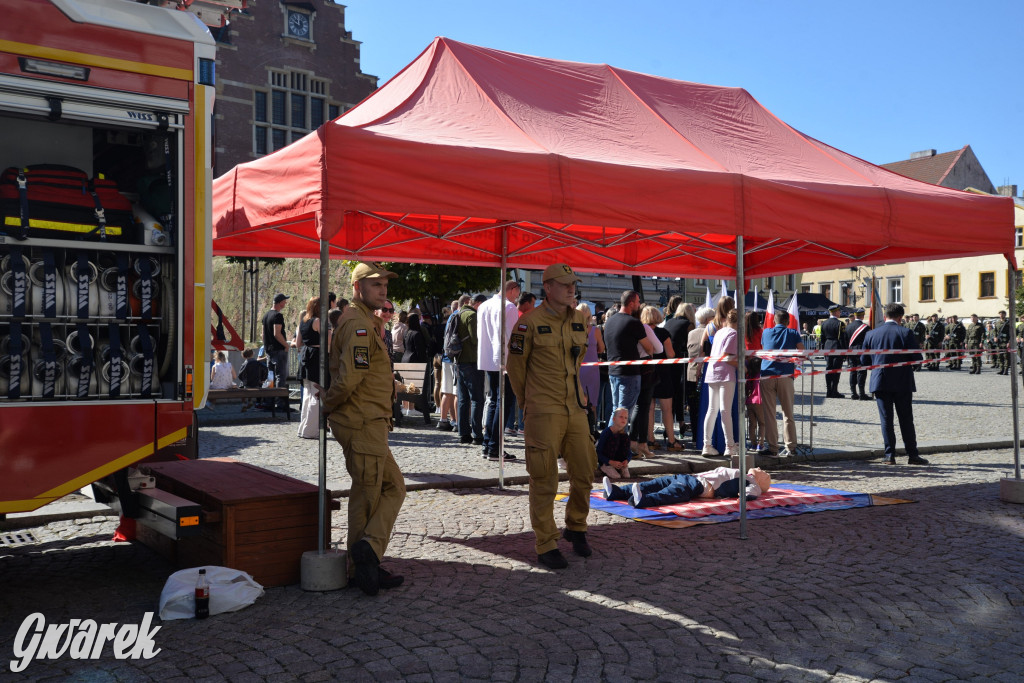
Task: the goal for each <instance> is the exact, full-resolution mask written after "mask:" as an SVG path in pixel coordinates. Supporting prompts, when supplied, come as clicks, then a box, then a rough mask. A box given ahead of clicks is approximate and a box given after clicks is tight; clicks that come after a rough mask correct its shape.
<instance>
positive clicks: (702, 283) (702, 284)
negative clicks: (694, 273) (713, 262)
mask: <svg viewBox="0 0 1024 683" xmlns="http://www.w3.org/2000/svg"><path fill="white" fill-rule="evenodd" d="M693 284H694V286H696V287H707V284H708V279H707V278H704V277H699V278H697V279H696V280H694V281H693Z"/></svg>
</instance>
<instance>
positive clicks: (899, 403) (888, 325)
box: [861, 304, 928, 465]
mask: <svg viewBox="0 0 1024 683" xmlns="http://www.w3.org/2000/svg"><path fill="white" fill-rule="evenodd" d="M902 320H903V306H901V305H900V304H886V306H885V323H883V324H882V325H880V326H878V327H877V328H875V329H873V330H871V331H870V332H868V333H867V337H865V338H864V352H865V353H864V355H863V356H861V361H862V362H863V363H865V364H871V365H883V364H886V363H903V362H911V361H919V360H921V354H920V352H916V353H901V354H881V353H876V354H869V353H868V352H869V351H871V350H873V349H874V350H881V349H908V350H914V351H917V350H918V349H920V347H919V346H918V344H917V338H916V337H914V333H913V332H911V331H910V330H908V329H907V328H905V327H903V325H901V324H900V323H901V322H902ZM871 391H872V392H873V393H874V394H875V402H876V403H877V404H878V417H879V418H880V419H881V422H882V440H883V441H884V442H885V457H884V458H883V460H882V462H884V463H885V464H887V465H895V464H896V429H895V426H894V425H893V419H892V418H893V409H895V411H896V416H897V417H898V418H899V420H900V433H901V434H902V435H903V446H904V448H906V450H907V456H909V462H910V464H911V465H927V464H928V461H927V460H925V459H924V458H922V457H921V456H920V455H918V453H917V433H916V432H915V430H914V406H913V400H914V392H915V391H917V386H916V385H915V383H914V369H913V367H912V366H909V365H904V366H900V367H894V368H875V369H874V370H872V371H871Z"/></svg>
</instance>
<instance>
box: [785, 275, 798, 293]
mask: <svg viewBox="0 0 1024 683" xmlns="http://www.w3.org/2000/svg"><path fill="white" fill-rule="evenodd" d="M786 291H787V292H794V291H796V275H787V276H786Z"/></svg>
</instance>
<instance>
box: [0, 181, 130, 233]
mask: <svg viewBox="0 0 1024 683" xmlns="http://www.w3.org/2000/svg"><path fill="white" fill-rule="evenodd" d="M0 232H2V233H3V234H7V235H11V236H13V237H16V238H18V239H25V238H26V237H51V238H58V239H72V238H73V239H81V240H99V241H111V242H126V241H128V238H129V237H130V236H131V235H132V234H133V233H134V232H135V222H134V219H133V217H132V205H131V202H130V201H128V199H126V198H125V197H124V196H123V195H122V194H121V193H120V192H118V191H117V185H116V184H115V183H114V182H113V181H110V180H106V179H104V178H103V177H98V178H94V179H92V180H89V176H88V175H86V173H85V171H82V170H80V169H77V168H73V167H71V166H59V165H51V164H44V165H39V166H28V167H26V168H23V169H22V168H15V167H11V168H8V169H7V170H6V171H4V172H3V174H0Z"/></svg>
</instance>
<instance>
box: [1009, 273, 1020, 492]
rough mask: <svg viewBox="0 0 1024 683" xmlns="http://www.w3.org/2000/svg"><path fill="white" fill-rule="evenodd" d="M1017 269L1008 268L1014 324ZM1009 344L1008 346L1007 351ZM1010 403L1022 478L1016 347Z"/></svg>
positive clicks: (1015, 458)
mask: <svg viewBox="0 0 1024 683" xmlns="http://www.w3.org/2000/svg"><path fill="white" fill-rule="evenodd" d="M1016 274H1017V269H1016V268H1014V267H1013V264H1012V263H1011V264H1010V266H1009V267H1008V268H1007V269H1006V281H1007V282H1008V283H1009V285H1010V286H1009V287H1007V289H1009V290H1010V302H1009V303H1010V306H1009V309H1010V310H1011V311H1013V316H1012V317H1011V318H1010V324H1011V325H1013V319H1014V318H1017V317H1018V316H1017V306H1016V287H1014V285H1015V284H1016V283H1017V277H1016ZM1015 339H1016V335H1010V343H1013V340H1015ZM1008 350H1009V346H1008V347H1007V351H1008ZM1010 405H1011V406H1012V408H1013V476H1014V478H1015V479H1018V480H1019V479H1020V415H1019V414H1018V412H1017V406H1018V400H1017V354H1016V349H1015V350H1014V353H1011V354H1010Z"/></svg>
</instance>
